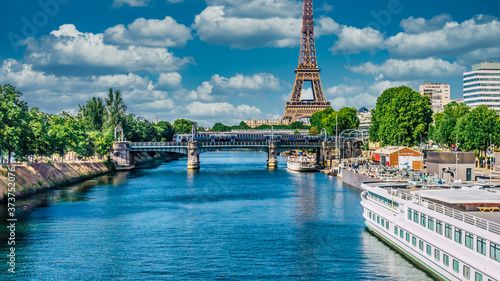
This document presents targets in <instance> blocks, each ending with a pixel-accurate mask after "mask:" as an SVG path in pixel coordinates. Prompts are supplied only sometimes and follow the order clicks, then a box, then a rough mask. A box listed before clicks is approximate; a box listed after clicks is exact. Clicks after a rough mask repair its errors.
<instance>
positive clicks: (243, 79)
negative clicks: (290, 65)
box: [211, 73, 281, 91]
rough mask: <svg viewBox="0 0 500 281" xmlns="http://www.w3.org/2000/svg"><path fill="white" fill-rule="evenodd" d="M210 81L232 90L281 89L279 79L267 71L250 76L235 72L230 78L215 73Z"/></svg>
mask: <svg viewBox="0 0 500 281" xmlns="http://www.w3.org/2000/svg"><path fill="white" fill-rule="evenodd" d="M211 82H212V84H214V85H216V86H218V87H221V88H227V89H233V90H249V91H259V90H264V89H268V90H274V91H278V90H280V89H281V86H280V80H279V79H278V78H276V77H274V75H272V74H268V73H258V74H254V75H252V76H245V75H242V74H236V75H235V76H233V77H230V78H226V77H223V76H220V75H218V74H215V75H213V76H212V80H211Z"/></svg>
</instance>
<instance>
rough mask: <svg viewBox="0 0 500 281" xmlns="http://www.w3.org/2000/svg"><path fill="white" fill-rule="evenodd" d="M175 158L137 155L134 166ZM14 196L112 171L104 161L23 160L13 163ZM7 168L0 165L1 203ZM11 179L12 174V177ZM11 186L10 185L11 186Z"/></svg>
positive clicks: (0, 202)
mask: <svg viewBox="0 0 500 281" xmlns="http://www.w3.org/2000/svg"><path fill="white" fill-rule="evenodd" d="M172 159H176V157H172V156H170V155H168V154H155V155H153V156H151V155H149V154H147V153H146V154H139V155H136V163H137V164H136V167H142V166H145V165H152V164H155V163H159V162H164V161H170V160H172ZM12 166H13V167H15V171H14V172H11V174H14V178H15V181H14V182H15V193H16V198H21V197H28V196H31V195H33V194H36V193H40V192H44V191H46V190H48V189H52V188H57V187H62V186H66V185H70V184H73V183H76V182H81V181H85V180H88V179H92V178H94V177H98V176H102V175H105V174H108V173H111V172H113V169H112V167H109V165H106V163H105V162H58V163H51V164H49V163H23V164H18V165H12ZM7 173H8V170H7V167H4V168H0V198H1V199H0V204H2V203H6V195H7V193H8V187H9V186H8V178H7ZM11 178H12V177H11ZM10 187H12V186H10Z"/></svg>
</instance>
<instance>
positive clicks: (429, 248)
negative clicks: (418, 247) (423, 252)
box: [427, 245, 432, 256]
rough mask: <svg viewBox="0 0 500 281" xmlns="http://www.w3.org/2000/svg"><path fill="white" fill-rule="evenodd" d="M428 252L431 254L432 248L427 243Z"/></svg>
mask: <svg viewBox="0 0 500 281" xmlns="http://www.w3.org/2000/svg"><path fill="white" fill-rule="evenodd" d="M427 254H428V255H429V256H430V255H432V248H431V245H427Z"/></svg>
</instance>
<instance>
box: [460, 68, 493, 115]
mask: <svg viewBox="0 0 500 281" xmlns="http://www.w3.org/2000/svg"><path fill="white" fill-rule="evenodd" d="M464 102H465V103H466V104H467V105H469V106H471V107H477V106H479V105H482V104H485V105H487V106H488V107H489V108H490V109H494V110H496V111H498V112H500V63H494V62H481V63H476V64H473V65H472V71H469V72H464Z"/></svg>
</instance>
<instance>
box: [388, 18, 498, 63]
mask: <svg viewBox="0 0 500 281" xmlns="http://www.w3.org/2000/svg"><path fill="white" fill-rule="evenodd" d="M427 27H428V25H426V24H425V23H424V25H423V27H422V26H420V27H418V28H415V27H414V28H413V29H414V30H412V31H416V30H426V29H427ZM499 44H500V22H499V21H498V20H497V19H495V18H491V17H487V16H483V15H479V16H476V17H474V18H472V19H470V20H466V21H464V22H462V23H458V22H453V21H449V22H446V24H445V25H444V26H443V27H442V28H441V29H438V30H432V31H426V32H422V33H417V34H408V33H403V32H401V33H399V34H397V35H395V36H392V37H389V38H388V39H387V40H386V42H385V45H386V48H387V49H388V50H389V52H390V53H391V54H392V55H396V56H405V57H407V56H413V57H427V56H444V57H456V56H458V55H460V54H462V53H464V52H470V51H473V50H477V49H482V48H488V47H496V46H498V45H499Z"/></svg>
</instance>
